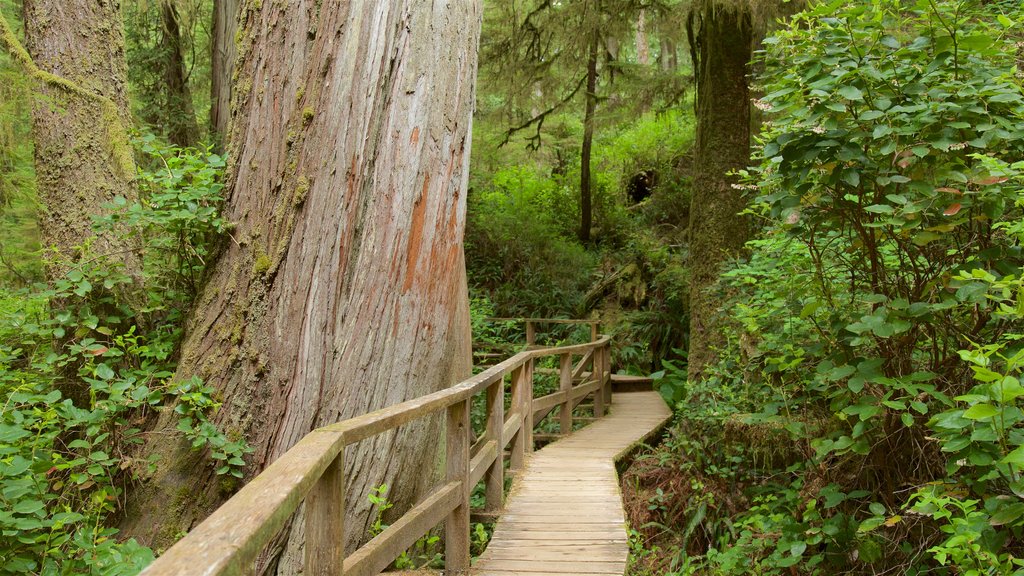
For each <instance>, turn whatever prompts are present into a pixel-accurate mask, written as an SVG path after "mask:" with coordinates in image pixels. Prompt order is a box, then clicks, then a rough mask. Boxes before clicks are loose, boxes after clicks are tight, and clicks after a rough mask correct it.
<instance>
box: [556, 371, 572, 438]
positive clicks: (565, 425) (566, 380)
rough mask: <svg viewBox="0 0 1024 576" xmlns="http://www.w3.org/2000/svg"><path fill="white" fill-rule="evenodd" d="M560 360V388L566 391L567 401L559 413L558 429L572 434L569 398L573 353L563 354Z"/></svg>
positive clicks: (570, 402)
mask: <svg viewBox="0 0 1024 576" xmlns="http://www.w3.org/2000/svg"><path fill="white" fill-rule="evenodd" d="M559 362H560V364H559V368H560V372H559V386H558V388H559V390H561V391H562V392H564V393H565V403H564V404H562V408H561V413H560V414H559V419H558V429H559V431H560V432H561V433H562V435H563V436H564V435H567V434H572V401H571V400H569V392H570V391H571V390H572V354H562V355H561V357H560V358H559Z"/></svg>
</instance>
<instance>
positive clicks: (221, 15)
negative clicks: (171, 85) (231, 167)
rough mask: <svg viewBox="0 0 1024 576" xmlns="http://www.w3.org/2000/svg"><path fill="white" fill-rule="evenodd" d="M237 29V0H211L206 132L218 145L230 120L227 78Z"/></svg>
mask: <svg viewBox="0 0 1024 576" xmlns="http://www.w3.org/2000/svg"><path fill="white" fill-rule="evenodd" d="M237 32H238V0H214V1H213V37H212V40H211V42H210V50H211V52H212V53H211V55H210V61H211V67H212V70H211V82H210V131H211V133H212V135H213V140H214V141H215V142H217V143H218V145H219V146H220V147H222V148H225V147H226V146H224V141H225V139H226V138H227V135H228V122H229V121H230V119H231V87H232V81H231V77H232V75H233V74H234V70H235V58H236V56H237V54H236V52H237V50H236V49H235V34H236V33H237Z"/></svg>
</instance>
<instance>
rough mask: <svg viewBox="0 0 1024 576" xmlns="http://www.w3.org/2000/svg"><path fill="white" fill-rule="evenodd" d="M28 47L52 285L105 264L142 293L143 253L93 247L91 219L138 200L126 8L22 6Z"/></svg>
mask: <svg viewBox="0 0 1024 576" xmlns="http://www.w3.org/2000/svg"><path fill="white" fill-rule="evenodd" d="M24 16H25V37H26V44H27V48H28V54H29V55H30V56H31V61H26V62H22V65H23V66H25V67H26V68H27V69H28V70H29V75H30V76H31V78H32V79H33V81H34V84H33V92H34V95H35V104H34V106H33V110H32V130H33V137H34V140H35V164H36V178H37V189H38V193H39V199H40V201H41V203H42V205H43V211H42V215H41V218H40V223H39V224H40V231H41V233H42V236H43V241H44V243H45V244H46V246H48V247H51V248H55V249H56V250H57V251H58V252H59V253H60V260H64V261H65V262H59V261H58V263H55V264H53V265H51V266H50V267H49V269H48V271H47V274H48V275H49V276H50V277H51V278H57V277H60V276H63V274H64V273H65V271H66V270H67V266H68V264H67V261H75V260H77V259H79V258H81V257H82V256H83V247H88V248H87V249H86V250H87V252H88V255H89V257H90V258H94V257H97V256H107V257H110V258H112V259H113V261H120V262H123V263H124V270H125V272H127V273H128V274H129V275H130V276H131V277H133V278H134V279H135V280H136V285H137V286H138V285H141V279H142V259H141V255H140V243H139V242H138V239H136V238H129V237H127V235H126V234H117V233H105V234H101V235H100V236H98V237H96V234H95V233H94V232H93V229H92V223H93V216H95V215H97V214H102V213H103V212H104V208H103V207H104V206H107V205H110V204H111V203H112V202H113V200H114V198H116V197H118V196H120V197H123V198H125V199H126V200H128V201H129V202H133V201H135V200H136V199H137V196H138V195H137V192H136V189H135V185H134V179H135V161H134V158H133V156H132V148H131V144H130V142H129V137H128V126H130V125H131V114H130V111H129V104H128V88H127V64H126V62H125V52H124V29H123V24H122V21H121V7H120V3H119V2H116V1H108V2H96V1H95V0H25V3H24Z"/></svg>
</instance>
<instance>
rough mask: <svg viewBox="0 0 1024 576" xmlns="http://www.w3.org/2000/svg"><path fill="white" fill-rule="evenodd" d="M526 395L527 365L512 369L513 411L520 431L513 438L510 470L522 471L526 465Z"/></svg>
mask: <svg viewBox="0 0 1024 576" xmlns="http://www.w3.org/2000/svg"><path fill="white" fill-rule="evenodd" d="M524 394H526V363H525V362H524V363H523V365H522V366H519V367H517V368H513V369H512V404H511V410H512V412H513V413H514V414H518V415H519V430H518V431H517V432H516V434H515V436H513V437H512V448H511V454H510V455H509V468H510V469H512V470H521V469H522V468H523V465H524V464H525V463H526V430H525V428H524V426H525V420H524V417H525V415H526V413H525V412H524V411H523V410H524V408H523V406H524V402H523V395H524Z"/></svg>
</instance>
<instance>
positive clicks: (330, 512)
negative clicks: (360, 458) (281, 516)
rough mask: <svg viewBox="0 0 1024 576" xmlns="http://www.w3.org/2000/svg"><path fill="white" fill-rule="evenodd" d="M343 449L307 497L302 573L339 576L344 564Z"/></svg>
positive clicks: (318, 575) (316, 575) (317, 575)
mask: <svg viewBox="0 0 1024 576" xmlns="http://www.w3.org/2000/svg"><path fill="white" fill-rule="evenodd" d="M344 460H345V449H344V448H342V450H341V452H339V453H338V456H337V457H335V458H334V461H333V462H331V465H330V466H328V467H327V470H325V471H324V475H323V476H321V477H320V480H318V481H317V483H316V486H314V487H313V490H312V491H311V492H310V493H309V495H308V496H307V497H306V546H305V548H306V552H305V564H306V569H305V573H306V574H309V575H311V576H340V575H341V574H342V571H343V569H344V563H345V474H344V468H345V462H344Z"/></svg>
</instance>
